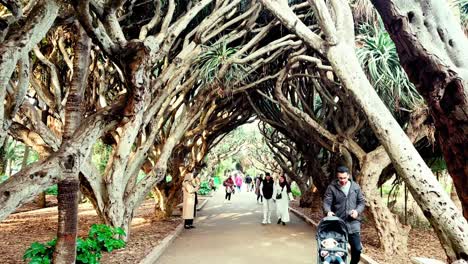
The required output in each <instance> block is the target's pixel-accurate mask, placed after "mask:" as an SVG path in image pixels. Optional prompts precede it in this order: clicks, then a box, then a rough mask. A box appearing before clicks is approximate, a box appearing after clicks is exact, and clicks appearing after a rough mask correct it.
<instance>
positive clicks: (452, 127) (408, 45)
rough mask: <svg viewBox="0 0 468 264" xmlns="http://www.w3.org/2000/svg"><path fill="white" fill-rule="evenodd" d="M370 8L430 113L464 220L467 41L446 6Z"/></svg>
mask: <svg viewBox="0 0 468 264" xmlns="http://www.w3.org/2000/svg"><path fill="white" fill-rule="evenodd" d="M372 2H373V4H374V6H375V7H376V9H377V11H378V12H379V13H380V16H381V17H382V19H383V21H384V24H385V27H386V29H387V31H388V33H389V34H390V36H391V38H392V39H393V41H394V42H395V45H396V48H397V51H398V55H399V57H400V62H401V65H402V66H403V68H404V69H405V71H406V73H407V74H408V77H409V79H410V80H411V82H412V83H414V84H415V86H416V88H417V89H418V91H419V92H420V93H421V95H422V96H423V97H424V99H425V100H426V102H427V104H428V106H429V107H430V110H431V114H432V116H433V118H434V121H435V125H436V129H437V135H438V139H439V142H440V146H441V148H442V152H443V154H444V158H445V161H446V163H447V167H448V170H449V172H450V175H451V176H452V178H453V182H454V184H455V187H456V188H457V193H458V197H460V201H461V202H462V205H463V215H464V217H465V219H468V188H467V187H466V183H467V182H468V162H467V160H468V151H467V149H468V133H467V131H468V50H467V47H468V39H467V38H466V36H465V34H464V32H463V30H462V28H461V26H460V24H459V23H458V21H457V20H456V18H455V17H454V15H453V13H452V12H451V10H450V8H449V4H448V1H441V0H425V1H415V0H405V1H397V0H390V1H389V0H373V1H372ZM465 233H466V232H465ZM467 254H468V253H467ZM466 258H468V256H467V257H466Z"/></svg>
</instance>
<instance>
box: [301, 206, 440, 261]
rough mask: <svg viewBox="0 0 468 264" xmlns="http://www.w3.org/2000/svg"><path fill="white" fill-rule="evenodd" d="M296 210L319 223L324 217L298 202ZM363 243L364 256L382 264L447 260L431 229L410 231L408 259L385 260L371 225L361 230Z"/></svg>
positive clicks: (368, 223) (364, 224)
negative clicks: (425, 259) (415, 258)
mask: <svg viewBox="0 0 468 264" xmlns="http://www.w3.org/2000/svg"><path fill="white" fill-rule="evenodd" d="M292 206H293V207H294V208H295V209H298V210H299V211H301V212H303V213H304V214H305V215H307V216H308V217H309V218H311V219H312V220H314V221H316V222H317V223H318V222H319V221H320V219H321V218H322V217H323V214H322V211H321V209H320V208H319V207H317V208H300V207H299V206H298V202H296V203H293V204H292ZM361 236H362V242H363V244H364V254H366V255H368V256H370V257H371V258H372V259H374V260H375V261H377V262H379V263H381V264H384V263H385V264H403V263H411V261H410V258H412V257H426V258H433V259H437V260H440V261H444V260H445V253H444V250H443V249H442V246H441V245H440V242H439V239H438V238H437V235H436V234H435V233H434V232H433V231H432V230H431V229H419V228H418V229H416V228H413V229H412V230H411V231H410V234H409V238H408V249H409V255H408V258H407V259H403V260H402V259H394V258H392V259H385V258H384V256H383V254H382V253H381V252H382V251H381V250H380V249H379V239H378V235H377V231H376V229H375V227H374V226H373V225H372V224H371V223H370V222H367V223H363V224H362V230H361Z"/></svg>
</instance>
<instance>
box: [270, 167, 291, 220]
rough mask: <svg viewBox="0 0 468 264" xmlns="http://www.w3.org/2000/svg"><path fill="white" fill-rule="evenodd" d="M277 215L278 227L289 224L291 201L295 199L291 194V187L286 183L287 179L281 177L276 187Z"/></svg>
mask: <svg viewBox="0 0 468 264" xmlns="http://www.w3.org/2000/svg"><path fill="white" fill-rule="evenodd" d="M273 197H275V198H276V213H277V215H278V225H279V224H283V225H286V223H288V222H289V201H292V200H293V199H294V198H293V196H292V193H291V186H290V185H289V183H288V182H287V181H286V177H285V176H284V175H281V176H280V177H279V180H278V184H277V185H276V186H275V195H274V196H273Z"/></svg>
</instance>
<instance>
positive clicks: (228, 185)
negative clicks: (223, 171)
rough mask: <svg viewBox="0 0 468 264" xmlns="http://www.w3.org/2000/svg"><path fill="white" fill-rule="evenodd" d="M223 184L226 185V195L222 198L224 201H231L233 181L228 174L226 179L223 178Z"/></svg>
mask: <svg viewBox="0 0 468 264" xmlns="http://www.w3.org/2000/svg"><path fill="white" fill-rule="evenodd" d="M223 185H224V187H226V196H225V197H224V199H225V200H226V201H231V194H232V192H234V181H233V180H232V178H231V177H230V176H229V177H228V178H227V179H226V180H224V182H223Z"/></svg>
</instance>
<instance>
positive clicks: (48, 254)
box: [23, 238, 57, 264]
mask: <svg viewBox="0 0 468 264" xmlns="http://www.w3.org/2000/svg"><path fill="white" fill-rule="evenodd" d="M56 244H57V238H55V239H53V240H51V241H49V242H47V243H46V244H45V245H44V244H41V243H38V242H34V243H32V244H31V247H29V248H28V249H27V250H26V252H25V253H24V255H23V259H24V260H26V259H31V261H30V262H29V264H50V263H52V254H54V249H55V245H56Z"/></svg>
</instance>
